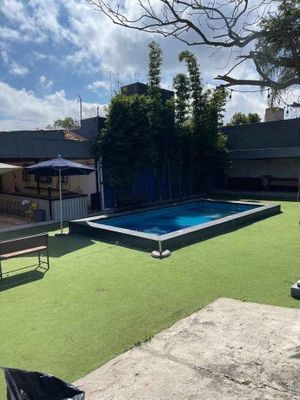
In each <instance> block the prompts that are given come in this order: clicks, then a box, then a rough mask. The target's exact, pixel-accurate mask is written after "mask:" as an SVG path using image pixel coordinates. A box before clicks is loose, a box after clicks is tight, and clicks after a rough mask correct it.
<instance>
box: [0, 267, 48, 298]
mask: <svg viewBox="0 0 300 400" xmlns="http://www.w3.org/2000/svg"><path fill="white" fill-rule="evenodd" d="M26 268H30V267H26ZM26 268H19V269H17V270H13V271H11V272H14V273H15V272H16V271H20V270H23V269H26ZM11 272H9V273H11ZM46 272H47V270H46V269H43V268H36V269H34V270H31V271H26V272H23V273H22V274H17V275H15V274H14V275H10V276H7V274H8V273H6V272H5V273H4V274H3V275H4V276H3V279H2V280H1V281H0V292H4V291H5V290H8V289H12V288H15V287H17V286H22V285H26V284H28V283H31V282H34V281H38V280H40V279H43V278H44V276H45V274H46Z"/></svg>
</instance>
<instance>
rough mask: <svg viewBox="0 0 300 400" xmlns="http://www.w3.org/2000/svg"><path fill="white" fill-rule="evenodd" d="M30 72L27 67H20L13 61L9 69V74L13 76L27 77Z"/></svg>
mask: <svg viewBox="0 0 300 400" xmlns="http://www.w3.org/2000/svg"><path fill="white" fill-rule="evenodd" d="M28 72H29V70H28V68H27V67H24V66H23V65H20V64H18V63H16V62H15V61H13V62H12V63H11V64H10V69H9V73H10V74H12V75H26V74H28Z"/></svg>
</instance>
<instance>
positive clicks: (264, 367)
mask: <svg viewBox="0 0 300 400" xmlns="http://www.w3.org/2000/svg"><path fill="white" fill-rule="evenodd" d="M75 385H77V386H79V387H80V388H82V389H83V390H85V391H86V399H87V400H100V399H101V400H112V399H113V400H129V399H134V400H138V399H140V400H142V399H143V400H160V399H161V400H171V399H172V400H174V399H175V400H179V399H180V400H181V399H182V400H183V399H190V400H196V399H199V400H200V399H201V400H203V399H205V400H211V399H214V400H227V399H228V400H229V399H230V400H237V399H239V400H240V399H246V400H247V399H249V400H250V399H251V400H262V399H263V400H269V399H270V400H271V399H272V400H279V399H282V400H295V399H300V309H289V308H282V307H274V306H268V305H261V304H253V303H246V302H242V301H238V300H231V299H218V300H216V301H215V302H213V303H212V304H210V305H208V306H207V307H205V308H203V309H202V310H200V311H198V312H196V313H194V314H192V315H191V316H189V317H188V318H185V319H183V320H181V321H179V322H177V323H176V324H175V325H173V326H172V327H171V328H169V329H166V330H164V331H162V332H161V333H159V334H158V335H156V336H155V337H154V338H153V339H152V340H151V341H149V342H147V343H145V344H143V345H142V346H139V347H136V348H134V349H132V350H130V351H127V352H126V353H124V354H122V355H120V356H118V357H116V358H114V359H113V360H111V361H110V362H108V363H107V364H105V365H103V366H102V367H100V368H99V369H97V370H96V371H94V372H92V373H90V374H89V375H87V376H86V377H84V378H82V379H79V380H78V381H77V382H75Z"/></svg>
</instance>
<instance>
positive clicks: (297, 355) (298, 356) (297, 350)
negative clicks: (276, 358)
mask: <svg viewBox="0 0 300 400" xmlns="http://www.w3.org/2000/svg"><path fill="white" fill-rule="evenodd" d="M291 350H292V351H293V352H295V354H293V355H292V356H290V358H294V359H296V360H300V346H296V347H293V348H292V349H291Z"/></svg>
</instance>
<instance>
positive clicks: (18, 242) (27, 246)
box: [0, 233, 50, 280]
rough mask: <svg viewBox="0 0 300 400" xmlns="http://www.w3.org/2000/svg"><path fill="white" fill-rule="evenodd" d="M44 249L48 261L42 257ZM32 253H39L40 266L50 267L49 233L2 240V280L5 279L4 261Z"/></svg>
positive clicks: (0, 244)
mask: <svg viewBox="0 0 300 400" xmlns="http://www.w3.org/2000/svg"><path fill="white" fill-rule="evenodd" d="M42 251H46V259H47V261H43V260H42V259H41V252H42ZM31 253H37V256H38V262H39V263H38V266H39V267H40V266H41V264H46V265H47V270H48V269H49V267H50V263H49V251H48V233H41V234H39V235H32V236H26V237H21V238H17V239H10V240H4V241H0V280H1V279H3V273H2V266H1V262H2V261H4V260H8V259H10V258H14V257H18V256H23V255H26V254H31Z"/></svg>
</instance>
